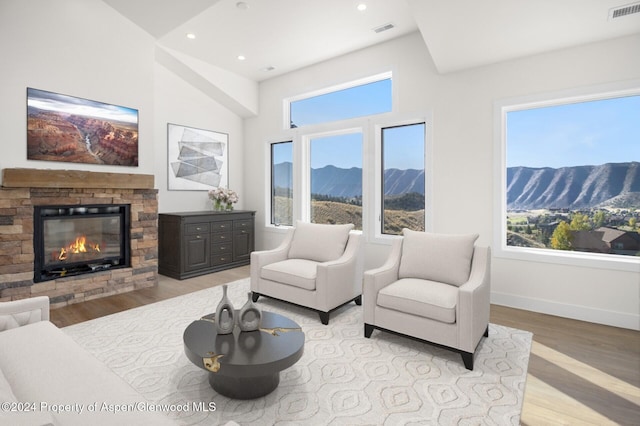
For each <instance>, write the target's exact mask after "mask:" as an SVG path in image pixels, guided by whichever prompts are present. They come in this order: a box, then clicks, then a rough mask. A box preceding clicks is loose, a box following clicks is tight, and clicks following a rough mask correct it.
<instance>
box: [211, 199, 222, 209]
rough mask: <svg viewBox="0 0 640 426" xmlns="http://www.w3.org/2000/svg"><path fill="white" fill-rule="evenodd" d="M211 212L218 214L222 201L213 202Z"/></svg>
mask: <svg viewBox="0 0 640 426" xmlns="http://www.w3.org/2000/svg"><path fill="white" fill-rule="evenodd" d="M213 210H215V211H217V212H219V211H220V210H222V201H220V200H213Z"/></svg>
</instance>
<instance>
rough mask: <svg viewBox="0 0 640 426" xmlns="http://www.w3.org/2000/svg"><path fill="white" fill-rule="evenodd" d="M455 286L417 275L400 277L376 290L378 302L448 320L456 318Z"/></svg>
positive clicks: (439, 319) (453, 321)
mask: <svg viewBox="0 0 640 426" xmlns="http://www.w3.org/2000/svg"><path fill="white" fill-rule="evenodd" d="M458 291H459V290H458V287H456V286H452V285H449V284H443V283H439V282H435V281H425V280H422V279H417V278H402V279H400V280H398V281H396V282H394V283H392V284H389V285H388V286H386V287H384V288H383V289H382V290H380V292H379V293H378V301H377V304H378V305H379V306H382V307H383V308H388V309H393V310H396V311H400V312H406V313H408V314H412V315H417V316H420V317H423V318H430V319H434V320H437V321H440V322H444V323H447V324H453V323H455V322H456V302H457V300H458Z"/></svg>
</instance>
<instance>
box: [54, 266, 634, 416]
mask: <svg viewBox="0 0 640 426" xmlns="http://www.w3.org/2000/svg"><path fill="white" fill-rule="evenodd" d="M248 276H249V267H248V266H243V267H240V268H235V269H231V270H227V271H222V272H217V273H213V274H209V275H204V276H200V277H196V278H191V279H187V280H182V281H178V280H174V279H171V278H168V277H165V276H162V275H160V276H159V280H158V281H159V282H158V285H157V286H156V287H153V288H147V289H142V290H137V291H134V292H130V293H124V294H119V295H115V296H110V297H106V298H102V299H96V300H91V301H87V302H83V303H78V304H75V305H70V306H66V307H63V308H58V309H53V310H52V311H51V321H52V322H53V323H54V324H56V325H57V326H59V327H65V326H67V325H71V324H75V323H78V322H82V321H87V320H90V319H93V318H98V317H101V316H104V315H108V314H112V313H116V312H120V311H123V310H126V309H131V308H134V307H137V306H141V305H145V304H148V303H153V302H157V301H160V300H164V299H168V298H171V297H176V296H179V295H182V294H186V293H191V292H194V291H197V290H201V289H204V288H208V287H212V286H216V285H220V284H224V283H227V282H232V281H235V280H239V279H242V278H246V277H248ZM491 322H492V323H494V324H501V325H505V326H508V327H513V328H518V329H521V330H527V331H531V332H532V333H533V344H532V348H531V357H530V359H529V369H528V376H527V385H526V389H525V397H524V405H523V409H522V417H521V424H522V425H525V426H533V425H536V426H537V425H553V426H556V425H616V424H618V425H640V332H637V331H632V330H626V329H621V328H615V327H608V326H603V325H598V324H592V323H587V322H582V321H576V320H571V319H566V318H559V317H554V316H550V315H544V314H539V313H534V312H529V311H523V310H519V309H512V308H507V307H504V306H497V305H492V306H491Z"/></svg>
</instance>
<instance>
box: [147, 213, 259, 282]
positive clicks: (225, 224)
mask: <svg viewBox="0 0 640 426" xmlns="http://www.w3.org/2000/svg"><path fill="white" fill-rule="evenodd" d="M254 228H255V212H254V211H248V210H234V211H224V212H216V211H204V212H178V213H161V214H159V215H158V272H159V273H160V274H162V275H166V276H168V277H171V278H176V279H179V280H182V279H185V278H191V277H195V276H198V275H204V274H209V273H211V272H216V271H221V270H223V269H229V268H235V267H237V266H242V265H248V264H249V262H250V260H251V252H252V251H253V250H254V238H255V229H254Z"/></svg>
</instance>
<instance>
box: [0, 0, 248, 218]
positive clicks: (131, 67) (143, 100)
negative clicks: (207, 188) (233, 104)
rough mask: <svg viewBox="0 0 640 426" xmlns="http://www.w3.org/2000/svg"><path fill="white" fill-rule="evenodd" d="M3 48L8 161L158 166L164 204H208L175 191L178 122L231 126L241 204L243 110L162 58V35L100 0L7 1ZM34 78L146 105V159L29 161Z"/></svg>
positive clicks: (142, 143)
mask: <svg viewBox="0 0 640 426" xmlns="http://www.w3.org/2000/svg"><path fill="white" fill-rule="evenodd" d="M0 52H2V56H1V57H0V129H2V138H0V147H1V149H2V155H0V168H13V167H20V168H34V169H63V170H66V169H69V170H89V171H100V172H114V173H141V174H153V175H155V188H157V189H158V190H159V196H158V197H159V211H160V212H161V213H162V212H169V211H194V210H209V209H210V208H211V207H210V203H209V202H208V198H207V194H206V192H204V191H168V190H167V170H168V169H167V168H168V163H167V123H174V124H180V125H185V126H190V127H198V128H203V129H207V130H213V131H217V132H221V133H227V134H229V149H230V152H229V161H230V169H229V170H230V173H229V185H230V187H231V188H232V189H235V190H237V191H238V192H239V195H240V202H239V203H238V204H237V205H236V208H242V205H243V202H244V201H245V196H244V194H243V184H244V182H243V173H242V168H243V149H242V145H243V141H242V138H243V134H242V119H241V118H239V117H238V115H236V114H234V113H232V112H230V110H229V109H228V108H225V107H223V106H221V105H220V104H219V103H217V102H215V101H213V100H212V99H211V98H210V97H208V96H207V95H206V94H204V93H203V92H201V91H199V90H197V89H195V88H194V87H193V86H191V85H189V84H187V83H185V81H184V80H183V79H181V78H179V77H177V76H176V75H175V74H174V73H172V72H170V71H169V70H167V69H166V68H165V67H163V66H162V65H160V64H159V63H158V62H157V60H156V44H155V40H154V39H153V38H152V37H151V36H150V35H149V34H147V33H146V32H145V31H143V30H142V29H140V28H139V27H137V26H135V25H134V24H133V23H131V21H129V20H128V19H125V18H124V17H123V16H122V15H120V14H119V13H118V12H116V11H115V10H114V9H112V8H111V7H109V6H108V5H107V4H105V3H104V2H102V1H101V0H56V1H50V0H29V1H24V0H0ZM27 87H33V88H37V89H42V90H48V91H52V92H57V93H62V94H66V95H71V96H76V97H81V98H86V99H91V100H96V101H101V102H106V103H112V104H116V105H123V106H127V107H131V108H136V109H138V113H139V146H138V149H139V166H138V167H122V166H107V165H95V164H79V163H65V162H52V161H33V160H27V159H26V152H27V145H26V135H27V130H26V126H27V120H26V111H27V101H26V95H27V90H26V88H27ZM242 101H243V102H245V103H246V100H245V99H242Z"/></svg>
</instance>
